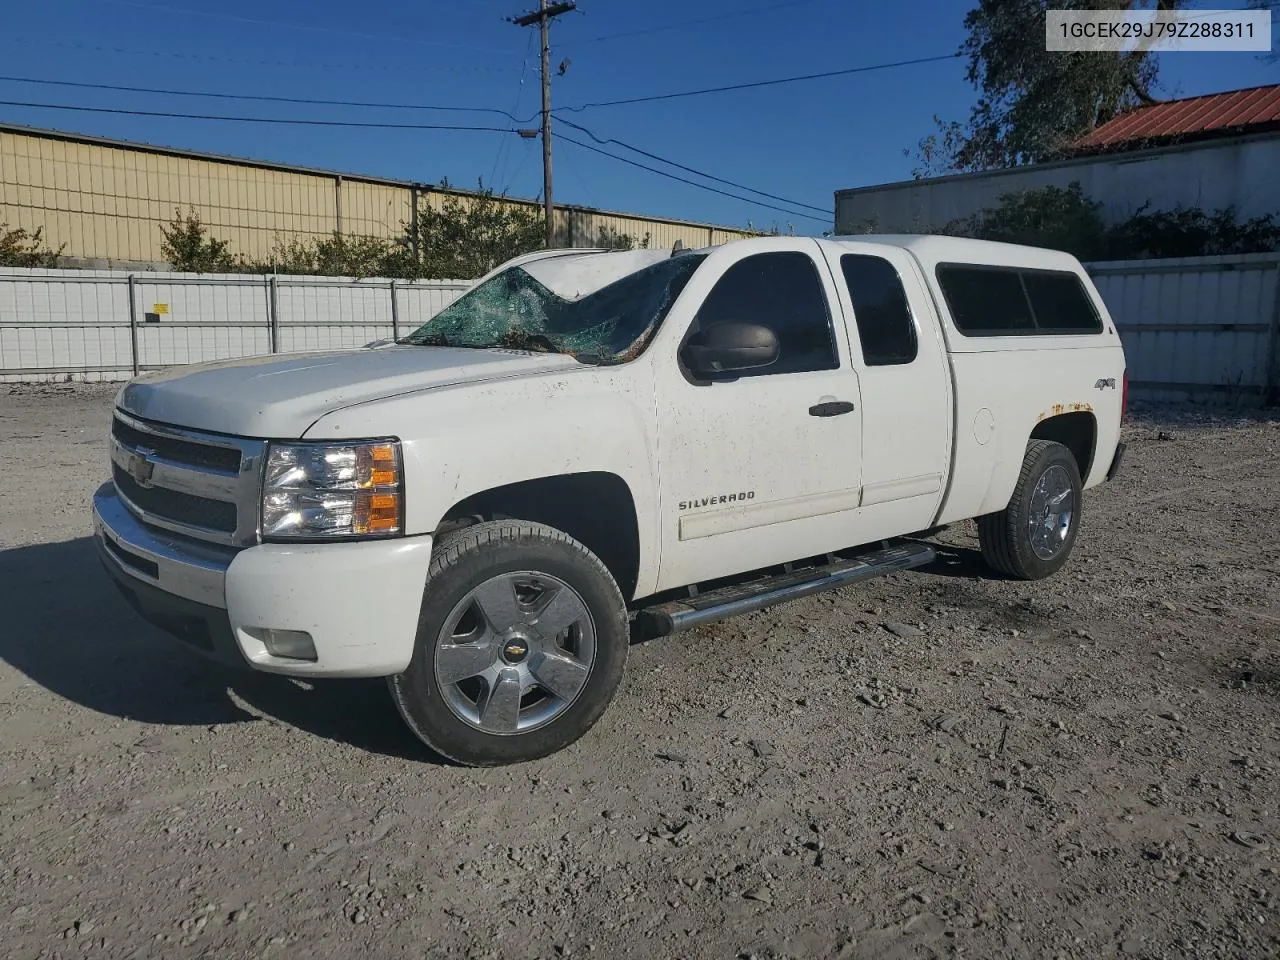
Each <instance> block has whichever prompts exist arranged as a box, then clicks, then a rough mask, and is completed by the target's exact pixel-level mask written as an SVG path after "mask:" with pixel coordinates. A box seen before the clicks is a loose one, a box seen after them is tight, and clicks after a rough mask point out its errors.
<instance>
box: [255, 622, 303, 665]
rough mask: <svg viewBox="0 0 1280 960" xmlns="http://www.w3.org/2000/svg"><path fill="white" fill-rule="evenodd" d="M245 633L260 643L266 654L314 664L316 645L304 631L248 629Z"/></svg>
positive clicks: (270, 628)
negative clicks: (308, 661) (265, 649)
mask: <svg viewBox="0 0 1280 960" xmlns="http://www.w3.org/2000/svg"><path fill="white" fill-rule="evenodd" d="M246 632H247V633H249V634H251V635H252V636H254V637H256V638H257V639H259V640H261V641H262V645H263V646H264V647H266V648H267V653H269V654H271V656H273V657H280V658H281V659H284V660H310V661H311V662H312V663H314V662H315V661H316V660H317V659H318V658H317V657H316V645H315V643H314V642H313V641H312V640H311V634H309V633H307V631H305V630H276V629H273V628H272V627H250V628H249V629H248V630H247V631H246Z"/></svg>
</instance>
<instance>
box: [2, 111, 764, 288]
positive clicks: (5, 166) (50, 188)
mask: <svg viewBox="0 0 1280 960" xmlns="http://www.w3.org/2000/svg"><path fill="white" fill-rule="evenodd" d="M448 194H454V195H457V196H467V195H468V194H467V192H466V191H460V190H450V189H440V188H438V187H435V186H432V185H430V184H421V183H409V182H405V181H400V180H386V179H381V178H378V177H366V176H361V175H358V174H346V173H334V172H330V171H325V170H312V169H307V168H305V167H292V166H286V165H284V164H276V163H264V162H260V161H256V160H242V159H237V158H234V157H221V156H216V155H212V154H203V153H195V152H192V151H188V150H175V149H170V148H167V147H154V146H150V145H147V144H139V143H129V142H126V141H120V140H107V139H102V138H97V137H87V136H81V135H78V134H71V133H62V132H58V131H53V130H37V129H33V128H29V127H19V126H12V125H6V124H0V223H7V224H8V225H9V227H10V228H14V227H21V228H24V229H26V230H29V231H33V230H35V229H37V228H41V229H43V231H44V237H45V239H46V241H47V242H48V244H49V246H50V247H52V248H54V249H57V248H58V247H60V246H63V245H65V246H64V247H63V251H62V252H63V256H64V257H66V258H67V260H66V261H65V262H67V263H68V265H74V266H84V267H122V268H127V269H163V268H165V267H166V266H167V265H166V264H164V262H163V256H162V254H161V252H160V244H161V242H162V240H163V238H162V237H161V234H160V227H161V225H162V224H163V225H167V224H168V223H170V222H171V221H172V220H173V218H174V213H175V211H177V210H182V211H185V210H186V209H187V208H188V207H191V208H193V209H194V210H195V211H196V213H197V214H198V216H199V217H200V220H201V222H202V223H204V224H205V225H206V226H207V227H208V228H209V233H210V235H211V236H214V237H216V238H218V239H220V240H227V241H230V244H231V251H232V253H233V254H244V255H245V256H246V257H248V258H250V259H259V260H261V259H266V258H267V257H268V256H269V255H270V252H271V250H272V248H273V246H274V245H275V242H276V240H277V238H279V239H282V240H288V239H289V238H292V237H300V238H311V237H315V238H320V237H327V236H329V235H330V234H332V233H333V232H334V231H337V232H340V233H343V234H347V235H365V236H373V237H383V238H391V237H397V236H400V235H401V233H402V231H403V224H405V223H408V222H409V220H410V218H411V217H412V216H413V211H414V209H415V207H416V205H417V204H416V203H415V201H418V200H421V201H422V202H424V203H428V204H438V203H440V202H441V201H442V200H443V198H444V197H445V196H447V195H448ZM508 202H510V203H515V204H521V205H525V206H529V207H535V208H537V209H539V210H541V204H540V203H538V202H536V201H533V200H518V199H512V200H510V201H508ZM556 228H557V231H558V233H559V237H558V238H557V240H558V244H560V245H565V246H591V245H593V244H594V243H595V241H596V238H597V237H598V235H599V233H600V231H601V229H602V228H607V229H608V230H611V231H616V232H618V233H623V234H628V235H630V236H633V237H635V238H636V239H637V240H639V239H641V238H643V237H644V236H645V235H648V236H649V238H650V245H651V246H654V247H670V246H672V245H673V244H674V243H675V242H676V241H677V240H680V241H683V243H684V245H685V246H687V247H701V246H708V245H711V244H717V243H724V242H725V241H728V240H733V239H737V238H738V237H742V236H746V235H747V234H746V232H745V231H743V230H738V229H734V228H731V227H721V226H716V225H714V224H705V223H695V222H690V221H685V220H665V219H661V218H656V217H645V216H640V215H636V214H626V213H613V212H610V211H605V210H595V209H591V208H588V207H559V206H558V207H557V208H556Z"/></svg>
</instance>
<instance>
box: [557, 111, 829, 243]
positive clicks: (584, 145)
mask: <svg viewBox="0 0 1280 960" xmlns="http://www.w3.org/2000/svg"><path fill="white" fill-rule="evenodd" d="M560 139H561V140H563V141H564V142H565V143H572V144H573V145H574V146H575V147H581V148H582V149H583V150H590V151H591V152H592V153H598V154H600V155H601V156H602V157H608V158H609V159H611V160H617V161H619V162H621V163H625V164H627V165H628V166H632V167H639V168H640V169H641V170H648V171H649V172H650V173H656V174H657V175H658V176H660V177H666V178H667V179H669V180H678V181H679V182H680V183H687V184H688V185H689V186H691V187H697V188H698V189H700V190H709V191H710V192H711V193H718V194H720V195H721V196H724V197H729V198H730V199H733V200H739V201H741V202H742V203H749V204H751V205H752V206H756V207H767V208H768V209H770V210H777V211H779V212H781V213H786V214H789V215H791V216H793V217H803V218H804V219H806V220H816V221H819V222H822V223H826V222H827V221H826V220H825V219H824V218H822V217H815V216H814V215H813V214H811V213H801V212H800V211H799V210H788V209H786V208H785V207H779V206H775V205H774V204H772V203H765V202H763V201H761V200H753V199H752V198H751V197H743V196H739V195H738V194H736V193H730V192H729V191H727V190H721V189H720V188H719V187H712V186H708V185H707V184H705V183H698V182H697V181H696V180H690V179H688V178H687V177H681V176H679V175H677V174H674V173H669V172H667V171H666V170H659V169H658V168H657V167H651V166H649V165H648V164H647V163H641V162H640V161H638V160H632V159H630V158H629V157H620V156H618V155H617V154H616V153H610V152H609V151H608V150H601V149H600V148H599V147H593V146H592V145H591V144H589V143H583V142H582V141H581V140H575V139H573V138H572V137H569V136H566V135H565V134H563V133H562V134H560Z"/></svg>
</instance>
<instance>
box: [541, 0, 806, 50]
mask: <svg viewBox="0 0 1280 960" xmlns="http://www.w3.org/2000/svg"><path fill="white" fill-rule="evenodd" d="M816 2H817V0H786V2H782V3H766V4H763V5H761V6H758V7H748V8H747V9H746V10H735V11H734V12H733V13H721V14H717V15H716V16H714V17H699V18H698V19H696V20H677V21H676V22H675V23H664V24H661V25H659V26H656V27H644V28H643V29H640V30H628V31H626V32H625V33H606V34H605V35H604V36H602V37H587V38H586V39H584V40H571V41H570V42H569V43H566V44H562V46H565V47H576V46H581V45H582V44H587V43H601V42H603V41H605V40H620V39H622V38H623V37H641V36H645V35H646V34H650V33H663V32H664V31H667V30H676V29H679V28H680V27H693V26H697V25H699V24H703V23H715V22H716V21H717V20H738V19H741V18H742V17H745V16H749V15H750V14H753V13H766V12H772V11H774V10H782V9H784V8H786V7H799V6H803V5H804V4H809V3H816Z"/></svg>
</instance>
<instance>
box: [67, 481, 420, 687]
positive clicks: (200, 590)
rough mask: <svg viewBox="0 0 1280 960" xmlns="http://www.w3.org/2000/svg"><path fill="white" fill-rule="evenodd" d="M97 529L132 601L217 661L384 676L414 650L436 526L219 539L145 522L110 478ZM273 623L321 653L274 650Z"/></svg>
mask: <svg viewBox="0 0 1280 960" xmlns="http://www.w3.org/2000/svg"><path fill="white" fill-rule="evenodd" d="M93 532H94V539H95V540H97V543H98V552H99V554H101V556H102V562H103V563H104V564H105V565H106V567H107V570H108V572H109V573H110V574H111V576H112V578H113V579H114V580H115V581H116V583H117V585H118V586H119V587H120V588H121V590H122V591H123V593H124V594H125V597H126V598H127V599H128V601H129V603H130V604H131V605H132V606H133V608H134V609H135V610H137V611H138V613H139V614H141V615H142V616H143V617H144V618H146V619H147V620H149V621H151V622H152V623H154V624H156V625H157V626H159V627H161V628H162V629H164V630H166V631H168V632H169V633H171V634H173V635H174V636H176V637H178V638H179V639H181V640H184V641H186V642H187V643H188V644H189V645H191V646H193V647H195V648H197V649H199V650H200V651H201V652H203V653H205V654H206V655H208V656H212V657H213V658H215V659H217V660H220V661H223V662H225V663H228V664H238V665H240V666H244V665H246V664H247V665H248V666H250V667H253V668H254V669H255V670H265V671H267V672H270V673H283V674H288V675H290V676H329V677H385V676H389V675H391V674H394V673H400V672H401V671H403V670H404V669H405V668H406V667H408V665H409V660H410V658H411V657H412V656H413V650H414V644H415V639H416V636H417V630H418V616H419V613H420V612H421V609H422V591H423V588H424V586H425V584H426V581H427V568H428V566H429V565H430V563H431V543H432V538H431V537H430V536H417V537H403V538H396V539H389V540H375V541H369V542H357V543H319V544H279V543H272V544H258V545H255V546H251V547H244V548H238V547H230V546H220V545H218V544H211V543H204V542H201V541H196V540H192V539H190V538H187V537H181V536H177V535H169V534H167V533H166V532H165V531H163V530H157V529H154V528H152V527H149V526H145V525H144V524H143V523H142V522H141V521H139V520H138V518H137V517H135V516H134V515H133V514H132V513H131V512H130V511H129V509H128V508H127V507H126V506H125V505H124V503H123V502H122V501H121V499H120V497H119V496H118V495H117V494H116V491H115V488H114V486H113V485H112V484H109V483H108V484H105V485H104V486H102V487H101V488H100V489H99V490H98V492H97V493H95V494H94V497H93ZM233 561H234V562H233ZM264 630H288V631H299V632H304V633H306V634H307V635H308V636H309V637H310V638H311V640H312V643H313V645H314V648H315V659H314V660H295V659H291V658H287V657H281V656H276V655H274V654H272V653H271V652H270V651H269V650H268V649H267V647H266V645H265V642H264V640H263V639H262V636H263V632H264Z"/></svg>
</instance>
